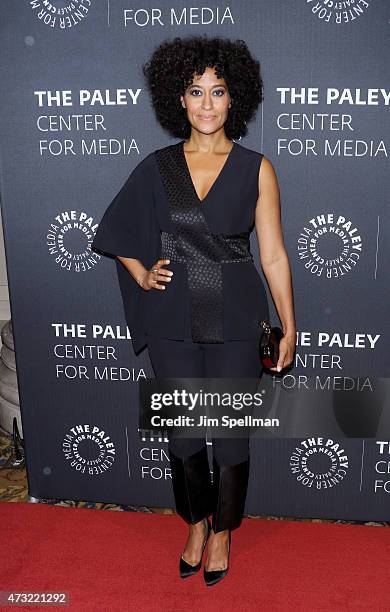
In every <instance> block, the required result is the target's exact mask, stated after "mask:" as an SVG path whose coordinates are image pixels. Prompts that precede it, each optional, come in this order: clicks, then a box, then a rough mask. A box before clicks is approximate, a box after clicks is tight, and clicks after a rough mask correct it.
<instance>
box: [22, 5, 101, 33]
mask: <svg viewBox="0 0 390 612" xmlns="http://www.w3.org/2000/svg"><path fill="white" fill-rule="evenodd" d="M27 1H28V4H29V5H30V7H31V9H32V10H33V11H34V13H35V15H36V17H37V19H39V21H41V22H42V23H44V24H45V25H47V26H48V27H50V28H53V29H56V30H66V29H68V28H72V27H74V26H75V25H77V24H79V23H80V22H81V21H84V19H85V18H86V17H87V15H88V12H89V9H90V8H91V5H92V2H93V0H27Z"/></svg>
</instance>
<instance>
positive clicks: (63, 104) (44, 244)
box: [0, 0, 390, 520]
mask: <svg viewBox="0 0 390 612" xmlns="http://www.w3.org/2000/svg"><path fill="white" fill-rule="evenodd" d="M1 12H2V19H1V47H2V54H1V83H2V87H1V108H2V112H1V117H0V125H1V205H2V215H3V224H4V237H5V247H6V258H7V270H8V279H9V290H10V299H11V312H12V322H13V329H14V338H15V347H16V362H17V373H18V384H19V394H20V402H21V410H22V423H23V433H24V438H25V442H26V450H27V468H28V481H29V493H30V495H31V496H33V497H36V498H41V499H46V498H59V499H73V500H91V501H98V502H113V503H120V504H135V505H151V506H171V507H173V495H172V491H171V474H170V465H169V459H168V455H167V441H166V439H165V438H164V436H161V435H159V434H158V432H157V433H156V432H151V431H146V430H145V431H139V429H138V393H139V387H140V382H141V381H144V380H147V379H149V378H153V376H154V374H153V370H152V368H151V364H150V361H149V357H148V353H147V351H146V350H144V351H143V352H142V353H141V354H140V355H139V356H138V357H136V356H135V355H134V353H133V350H132V346H131V337H130V333H129V330H128V329H127V327H126V324H125V319H124V312H123V304H122V302H121V296H120V292H119V287H118V283H117V277H116V270H115V261H114V260H113V259H110V258H109V257H104V256H100V255H99V254H97V253H96V252H93V251H92V250H91V248H90V245H91V242H92V240H93V237H94V235H95V232H96V229H97V227H98V223H99V220H100V219H101V216H102V214H103V212H104V210H105V209H106V208H107V206H108V204H109V203H110V202H111V201H112V199H113V197H114V196H115V194H116V193H117V192H118V191H119V189H120V188H121V186H122V185H123V183H124V182H125V180H126V179H127V177H128V176H129V174H130V172H131V171H132V170H133V169H134V168H135V166H136V165H137V164H138V163H139V162H140V161H141V160H142V159H143V158H144V157H146V156H147V155H148V154H149V153H150V152H151V151H153V150H155V149H157V148H160V147H163V146H166V145H168V144H171V143H173V142H174V141H173V140H172V139H170V137H169V135H168V134H167V133H165V132H163V130H162V129H161V128H160V127H159V125H158V124H157V122H156V120H155V117H154V114H153V111H152V108H151V105H150V100H149V98H148V94H147V91H146V88H145V83H144V80H143V77H142V71H141V66H142V65H143V64H144V63H145V62H146V61H147V60H148V59H149V57H150V55H151V53H152V52H153V50H154V48H155V47H156V46H157V45H158V44H159V43H160V42H161V41H162V40H166V39H168V38H173V37H175V36H183V37H184V36H187V35H190V34H206V35H208V36H210V37H211V36H221V37H227V38H232V39H244V40H245V41H246V43H247V44H248V47H249V48H250V50H251V52H252V53H253V55H254V56H255V57H256V58H257V59H259V61H260V63H261V69H262V76H263V80H264V103H263V104H262V105H261V106H260V107H259V109H258V112H257V115H256V119H255V120H254V121H253V122H251V123H250V124H249V126H248V127H249V131H248V135H247V136H246V137H245V138H243V139H241V141H240V143H241V144H243V145H244V146H246V147H248V148H251V149H254V150H256V151H260V152H262V153H264V155H265V156H266V157H268V158H269V159H270V160H271V161H272V163H273V165H274V168H275V170H276V173H277V176H278V179H279V184H280V191H281V206H282V222H283V229H284V237H285V244H286V248H287V250H288V254H289V257H290V262H291V267H292V274H293V284H294V301H295V312H296V320H297V330H298V332H297V348H296V356H295V361H294V367H293V368H292V369H290V370H289V371H288V372H287V373H286V374H285V375H284V376H282V377H274V376H271V375H269V374H263V377H262V379H261V381H260V384H263V386H264V389H265V394H264V396H265V399H266V401H268V406H269V414H270V415H272V416H274V417H278V415H280V417H281V429H280V432H281V433H280V434H275V433H272V432H271V433H269V435H266V434H264V436H263V437H257V436H256V437H253V438H252V440H251V457H252V466H251V476H250V486H249V492H248V498H247V503H246V512H247V513H254V514H275V515H288V516H307V517H328V518H340V519H348V518H350V519H357V520H367V519H368V520H389V519H390V510H389V508H390V504H389V502H390V425H389V420H390V419H389V417H388V412H389V397H390V393H389V386H388V384H387V383H388V372H389V367H390V358H389V339H390V338H389V331H390V329H389V328H390V322H389V316H388V313H389V306H390V304H389V296H388V286H389V261H390V248H389V242H390V240H389V231H390V223H389V206H390V200H389V153H390V137H389V105H390V83H389V78H388V60H389V51H390V44H389V40H390V36H389V35H390V7H389V5H388V3H387V2H385V0H372V1H371V0H370V1H369V0H367V1H365V0H355V1H354V0H348V1H340V2H334V1H330V0H279V1H278V2H271V1H270V0H256V1H255V0H245V1H238V0H232V1H230V2H222V3H221V2H216V3H215V2H214V3H211V4H210V3H204V2H202V3H198V4H197V3H195V4H193V3H192V4H190V3H189V2H182V1H176V2H169V1H168V0H164V2H149V1H145V0H144V1H143V2H142V3H136V2H133V1H132V0H73V1H66V0H51V1H50V2H48V1H46V0H45V1H44V0H41V1H39V0H32V1H29V0H18V1H17V2H15V0H3V2H2V6H1ZM251 244H252V251H253V254H254V257H255V262H256V265H257V266H258V269H259V272H260V274H262V271H261V267H260V262H259V256H258V245H257V240H256V236H255V233H254V232H253V233H252V236H251ZM263 278H264V276H263ZM267 290H268V289H267ZM268 298H269V303H270V308H271V313H272V317H271V319H272V321H271V322H272V324H273V325H275V324H279V320H278V317H277V313H276V310H275V307H274V304H273V302H272V298H271V296H270V294H269V291H268ZM210 450H211V448H210Z"/></svg>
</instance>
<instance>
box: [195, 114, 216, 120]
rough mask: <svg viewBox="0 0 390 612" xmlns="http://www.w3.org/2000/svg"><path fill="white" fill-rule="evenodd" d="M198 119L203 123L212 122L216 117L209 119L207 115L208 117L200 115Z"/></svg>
mask: <svg viewBox="0 0 390 612" xmlns="http://www.w3.org/2000/svg"><path fill="white" fill-rule="evenodd" d="M198 117H199V119H201V120H202V121H211V120H212V119H215V117H214V116H212V117H208V116H207V115H206V116H204V115H198Z"/></svg>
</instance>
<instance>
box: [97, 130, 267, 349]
mask: <svg viewBox="0 0 390 612" xmlns="http://www.w3.org/2000/svg"><path fill="white" fill-rule="evenodd" d="M183 145H184V141H183V140H181V141H180V142H178V143H176V144H173V145H169V146H167V147H164V148H162V149H157V150H156V151H154V152H152V153H150V154H149V155H148V156H147V157H145V158H144V159H143V160H142V161H141V162H140V163H139V164H138V165H137V166H136V168H135V169H134V170H133V172H132V173H131V174H130V176H129V178H128V179H127V181H126V182H125V184H124V185H123V187H122V188H121V189H120V191H119V192H118V193H117V195H116V196H115V197H114V199H113V200H112V202H111V204H110V205H109V206H108V208H107V209H106V211H105V212H104V214H103V217H102V219H101V221H100V223H99V227H98V229H97V232H96V235H95V238H94V240H93V242H92V245H91V246H92V248H93V249H94V250H97V251H99V252H102V253H103V254H105V253H106V254H109V255H114V256H115V255H119V256H122V257H130V258H135V259H139V260H140V261H141V262H142V263H143V265H144V266H145V268H148V269H149V268H151V267H152V265H153V264H155V263H156V261H157V260H158V259H162V258H164V259H165V258H166V259H170V260H171V263H170V264H168V265H167V266H166V268H167V269H169V270H171V271H172V272H173V276H172V280H171V281H170V282H167V283H166V284H165V285H166V288H165V290H159V289H150V290H149V291H145V290H144V289H142V288H141V287H140V286H139V285H138V284H137V282H136V281H135V280H134V279H133V277H132V276H131V274H130V273H129V272H128V271H127V270H126V268H125V267H124V266H123V264H122V263H121V262H120V261H119V260H118V259H116V260H115V262H116V269H117V275H118V281H119V287H120V291H121V295H122V300H123V306H124V313H125V318H126V323H127V325H128V327H129V330H130V334H131V338H132V344H133V350H134V352H135V354H136V355H137V354H138V353H140V352H141V351H142V350H143V349H144V348H145V347H146V346H147V340H148V336H158V337H160V338H171V339H174V340H183V339H184V338H186V337H192V339H193V341H194V342H213V343H216V342H218V343H219V342H224V341H229V340H246V339H259V338H260V336H261V334H262V328H261V327H260V325H259V321H260V320H261V319H269V308H268V302H267V294H266V291H265V287H264V284H263V281H262V279H261V277H260V275H259V273H258V271H257V268H256V266H255V264H254V262H253V257H252V254H251V252H250V243H249V235H250V232H251V231H252V230H253V227H254V222H255V208H256V203H257V199H258V196H259V190H258V175H259V168H260V164H261V160H262V157H263V156H262V154H261V153H258V152H257V151H253V150H251V149H248V148H246V147H244V146H242V145H240V144H238V143H237V142H234V141H233V147H232V149H231V151H230V153H229V155H228V157H227V159H226V161H225V164H224V166H223V168H222V170H221V171H220V173H219V175H218V177H217V178H216V180H215V181H214V183H213V185H212V186H211V188H210V190H209V192H208V193H207V195H206V197H205V198H204V199H203V200H200V199H199V197H198V195H197V193H196V190H195V187H194V184H193V182H192V179H191V175H190V172H189V168H188V165H187V161H186V158H185V155H184V149H183Z"/></svg>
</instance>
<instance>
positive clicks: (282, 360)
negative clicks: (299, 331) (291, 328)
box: [268, 334, 296, 372]
mask: <svg viewBox="0 0 390 612" xmlns="http://www.w3.org/2000/svg"><path fill="white" fill-rule="evenodd" d="M295 344H296V334H288V335H284V336H283V338H281V340H280V343H279V359H278V363H277V364H276V366H274V367H272V368H268V369H269V370H272V371H273V372H280V370H281V369H282V368H286V367H287V366H288V365H290V364H291V363H292V361H293V357H294V351H295Z"/></svg>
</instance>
